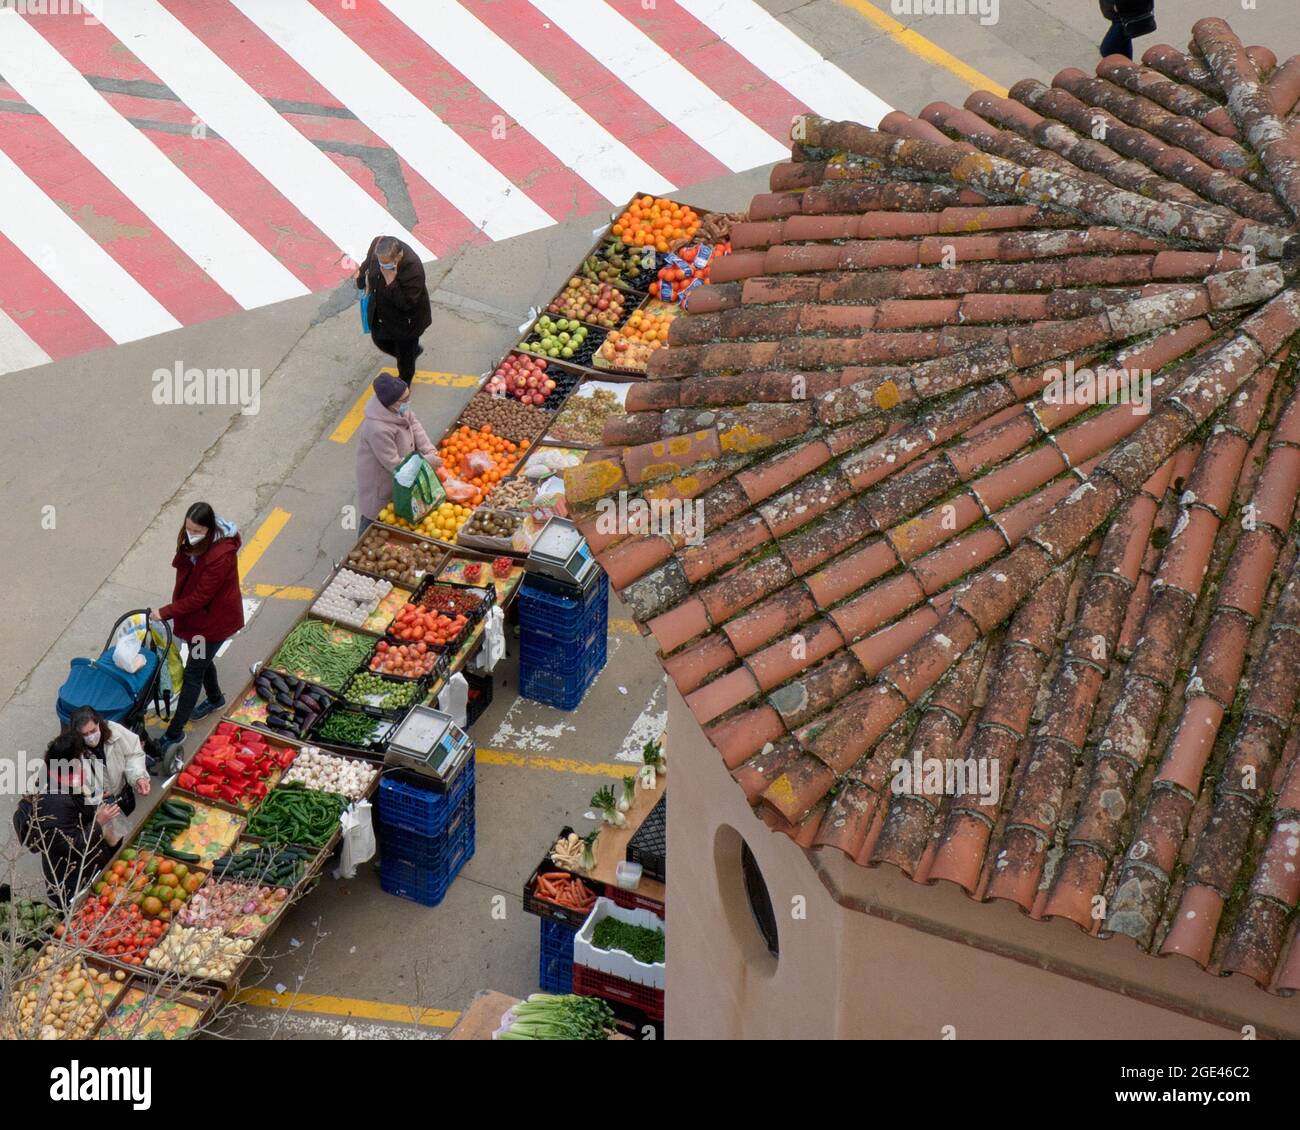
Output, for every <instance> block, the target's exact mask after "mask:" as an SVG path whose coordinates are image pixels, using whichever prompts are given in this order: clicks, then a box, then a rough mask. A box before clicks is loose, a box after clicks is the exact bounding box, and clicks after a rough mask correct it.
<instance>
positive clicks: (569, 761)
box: [476, 748, 641, 780]
mask: <svg viewBox="0 0 1300 1130" xmlns="http://www.w3.org/2000/svg"><path fill="white" fill-rule="evenodd" d="M476 756H477V758H478V760H479V762H480V763H481V764H483V765H510V766H513V767H515V768H516V769H546V770H548V771H549V772H552V773H581V774H584V775H585V776H588V777H617V778H618V779H619V780H622V779H623V778H624V777H627V776H630V775H631V774H633V773H635V772H636V771H637V770H638V769H640V768H641V766H640V765H638V764H634V763H633V762H630V761H629V762H628V763H627V764H626V765H615V764H611V763H609V762H599V761H575V760H574V759H573V758H571V757H534V756H531V755H526V754H522V753H510V752H509V751H507V750H503V749H482V748H479V749H478V750H477V751H476Z"/></svg>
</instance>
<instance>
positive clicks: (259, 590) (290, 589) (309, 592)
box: [244, 585, 316, 600]
mask: <svg viewBox="0 0 1300 1130" xmlns="http://www.w3.org/2000/svg"><path fill="white" fill-rule="evenodd" d="M245 589H246V590H247V591H245V593H244V595H245V596H262V597H272V598H273V599H275V600H315V599H316V590H315V589H309V588H306V587H305V586H303V585H246V586H245Z"/></svg>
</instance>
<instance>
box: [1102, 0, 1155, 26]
mask: <svg viewBox="0 0 1300 1130" xmlns="http://www.w3.org/2000/svg"><path fill="white" fill-rule="evenodd" d="M1101 14H1102V15H1103V16H1105V17H1106V18H1107V19H1108V20H1120V21H1121V22H1122V23H1124V24H1125V25H1126V26H1127V25H1129V24H1131V23H1134V22H1136V21H1138V20H1145V19H1150V20H1151V26H1150V27H1149V28H1147V29H1146V31H1145V32H1144V33H1143V34H1150V33H1151V32H1153V31H1155V29H1156V28H1155V18H1154V17H1155V14H1156V0H1101Z"/></svg>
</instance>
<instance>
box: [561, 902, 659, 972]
mask: <svg viewBox="0 0 1300 1130" xmlns="http://www.w3.org/2000/svg"><path fill="white" fill-rule="evenodd" d="M602 918H617V919H618V920H619V921H620V922H629V923H631V924H632V925H633V926H645V927H646V928H647V929H650V930H662V929H663V928H664V920H663V919H662V918H660V917H659V915H657V914H655V913H653V912H652V911H649V910H631V909H629V908H628V907H625V906H619V905H618V903H616V902H612V901H611V900H609V899H607V898H598V899H597V900H596V905H595V906H593V907H592V908H591V913H590V914H589V915H587V921H586V922H584V923H583V924H582V929H581V930H579V931H578V933H577V934H576V935H575V936H574V939H573V963H574V965H585V966H586V967H587V968H588V969H594V970H596V972H597V973H608V974H609V975H610V976H611V977H621V978H623V980H624V981H631V982H632V983H633V984H634V985H647V986H649V987H650V988H652V989H662V988H663V987H664V973H665V966H664V963H663V962H659V963H658V964H655V965H647V964H645V962H643V961H637V959H636V958H634V957H633V956H632V955H631V954H630V953H624V952H623V951H622V950H600V949H597V948H596V947H595V946H594V945H592V944H591V938H592V934H593V933H594V932H595V929H596V923H597V922H599V921H600V920H601V919H602Z"/></svg>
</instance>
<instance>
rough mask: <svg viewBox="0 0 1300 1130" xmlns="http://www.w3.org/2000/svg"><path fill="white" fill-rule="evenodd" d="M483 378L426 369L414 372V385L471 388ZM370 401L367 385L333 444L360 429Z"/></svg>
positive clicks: (336, 432) (349, 411)
mask: <svg viewBox="0 0 1300 1130" xmlns="http://www.w3.org/2000/svg"><path fill="white" fill-rule="evenodd" d="M379 371H380V372H381V373H388V374H389V375H390V376H394V377H395V376H397V370H396V369H380V370H379ZM482 379H483V378H482V377H476V376H474V375H473V374H472V373H435V372H431V371H429V370H427V369H416V370H415V382H414V383H415V384H417V385H442V386H443V387H444V388H473V387H474V386H475V385H477V384H478V383H479V381H481V380H482ZM369 399H370V386H369V385H367V386H366V389H365V391H364V392H363V393H362V394H361V395H360V396H359V397H357V401H356V403H355V404H353V405H352V407H351V408H349V409H348V414H347V415H346V416H344V417H343V419H342V420H340V421H339V426H338V427H337V428H335V429H334V433H333V434H332V435H331V436H330V439H332V440H333V441H334V442H335V443H347V442H348V440H350V439H351V438H352V437H353V436H354V435H356V431H357V429H358V428H359V427H361V417H362V416H363V415H364V414H365V411H366V401H368V400H369Z"/></svg>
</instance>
